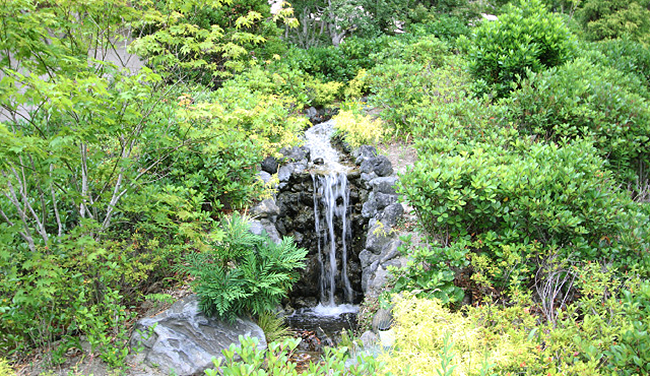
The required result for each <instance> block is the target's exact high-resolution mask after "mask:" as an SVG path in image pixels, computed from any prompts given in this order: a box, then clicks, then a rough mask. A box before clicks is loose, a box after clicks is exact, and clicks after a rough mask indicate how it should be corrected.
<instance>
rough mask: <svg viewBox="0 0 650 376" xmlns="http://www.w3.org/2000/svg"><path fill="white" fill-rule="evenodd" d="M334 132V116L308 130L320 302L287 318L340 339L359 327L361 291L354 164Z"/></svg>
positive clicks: (296, 325) (307, 145)
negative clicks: (354, 256)
mask: <svg viewBox="0 0 650 376" xmlns="http://www.w3.org/2000/svg"><path fill="white" fill-rule="evenodd" d="M333 133H334V122H333V121H328V122H325V123H321V124H317V125H315V126H313V127H312V128H310V129H308V130H307V131H306V132H305V139H306V141H305V146H306V147H307V148H308V149H309V150H310V155H311V161H312V165H311V166H310V171H311V178H312V183H313V210H314V230H315V234H316V237H317V239H318V240H317V242H314V243H317V244H314V246H317V247H318V262H317V264H318V267H319V268H320V276H319V278H318V284H319V290H320V297H319V298H320V302H319V304H318V305H317V306H316V307H312V308H302V309H299V310H297V311H295V312H294V313H293V314H292V315H291V316H289V317H287V318H286V320H287V322H288V323H289V325H290V326H292V327H294V328H299V329H304V330H309V331H314V332H317V333H321V332H322V333H324V335H325V337H328V336H331V337H332V338H335V337H336V336H337V335H339V333H340V332H341V331H342V330H344V329H351V328H354V326H355V325H356V313H357V312H358V310H359V308H358V306H356V305H353V304H350V303H353V302H354V300H355V293H354V291H353V288H352V285H351V283H350V280H349V277H348V250H349V247H348V244H351V243H352V242H351V240H352V224H351V222H352V221H351V213H350V184H348V178H347V177H348V173H349V172H350V170H351V168H349V167H347V166H345V165H343V164H341V163H339V156H338V153H337V152H336V150H335V149H334V148H333V147H332V144H331V142H330V138H331V137H332V134H333ZM350 251H351V247H350ZM337 303H344V304H337ZM345 303H347V304H345Z"/></svg>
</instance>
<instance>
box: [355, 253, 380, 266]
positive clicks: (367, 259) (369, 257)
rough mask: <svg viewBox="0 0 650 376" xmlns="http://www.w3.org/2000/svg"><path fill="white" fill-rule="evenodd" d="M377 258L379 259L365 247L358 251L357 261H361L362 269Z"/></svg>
mask: <svg viewBox="0 0 650 376" xmlns="http://www.w3.org/2000/svg"><path fill="white" fill-rule="evenodd" d="M378 259H379V256H378V255H375V254H374V253H372V252H370V251H369V250H367V249H364V250H363V251H361V252H359V261H360V262H361V268H362V269H365V268H367V267H368V266H370V265H371V264H372V263H373V262H375V261H377V260H378Z"/></svg>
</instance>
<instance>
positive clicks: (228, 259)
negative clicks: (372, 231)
mask: <svg viewBox="0 0 650 376" xmlns="http://www.w3.org/2000/svg"><path fill="white" fill-rule="evenodd" d="M221 227H222V229H223V231H224V234H225V236H224V240H222V241H220V242H216V243H215V244H214V249H213V250H212V251H209V252H205V253H192V254H188V255H186V256H185V263H184V264H183V265H182V266H181V267H180V269H181V270H182V271H183V272H186V273H188V274H190V275H192V276H193V277H194V281H193V282H192V288H193V290H194V292H196V294H197V295H198V296H199V308H200V309H201V310H202V311H203V312H204V313H205V314H206V315H209V316H215V317H219V318H223V319H229V320H233V319H234V318H236V317H237V316H240V315H244V314H253V315H256V316H260V315H263V314H265V313H267V312H270V311H272V310H273V309H275V308H276V307H277V305H278V304H280V302H281V301H282V299H283V298H284V297H286V296H287V293H288V291H289V290H290V289H291V287H292V286H293V284H294V283H295V281H296V280H297V278H298V273H297V271H298V270H299V269H301V268H303V267H304V262H305V257H306V256H307V251H306V250H305V249H302V248H298V247H296V245H295V244H294V242H293V239H291V238H284V239H283V240H282V241H281V242H280V243H279V244H275V243H274V242H273V241H271V239H270V237H269V236H268V235H267V234H264V235H255V234H252V233H251V232H250V231H249V224H248V219H247V218H246V217H245V216H241V215H239V214H235V215H233V216H232V217H231V218H229V219H226V220H224V221H223V222H222V223H221Z"/></svg>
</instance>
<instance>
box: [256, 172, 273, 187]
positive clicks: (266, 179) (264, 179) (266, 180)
mask: <svg viewBox="0 0 650 376" xmlns="http://www.w3.org/2000/svg"><path fill="white" fill-rule="evenodd" d="M258 176H259V178H260V180H261V181H262V182H263V183H264V184H269V182H270V181H271V178H273V177H272V176H271V174H269V173H268V172H266V171H260V173H259V174H258Z"/></svg>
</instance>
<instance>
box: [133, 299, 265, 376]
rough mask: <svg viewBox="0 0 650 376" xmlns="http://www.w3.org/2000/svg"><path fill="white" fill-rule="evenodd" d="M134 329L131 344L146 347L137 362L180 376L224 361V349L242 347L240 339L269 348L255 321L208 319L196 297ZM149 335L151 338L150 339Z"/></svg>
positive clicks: (181, 301) (143, 322)
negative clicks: (249, 339) (231, 346)
mask: <svg viewBox="0 0 650 376" xmlns="http://www.w3.org/2000/svg"><path fill="white" fill-rule="evenodd" d="M150 328H153V329H150ZM135 329H136V330H135V331H134V334H133V336H132V337H131V345H132V346H133V347H140V348H144V350H143V351H142V352H141V353H140V354H139V355H138V359H137V360H140V361H143V362H144V363H146V364H147V365H149V366H151V367H159V368H160V369H161V370H163V371H165V372H168V373H174V374H176V375H178V376H183V375H192V374H196V373H199V372H201V373H202V372H203V371H204V370H206V369H208V368H212V367H213V363H212V358H213V357H216V358H223V355H222V353H221V351H222V350H223V349H227V348H228V347H230V345H231V344H233V343H234V344H237V345H239V344H240V342H239V336H244V337H257V338H258V339H259V345H258V347H259V348H260V350H263V349H265V348H266V340H265V337H264V332H263V331H262V329H261V328H260V327H259V326H257V325H256V324H255V323H254V322H252V321H250V320H247V319H241V318H238V319H236V320H235V321H234V322H224V321H221V320H217V319H214V318H209V317H206V316H205V315H204V314H203V313H202V312H201V311H200V310H199V307H198V297H197V296H196V295H190V296H187V297H185V298H183V299H181V300H179V301H178V302H176V303H174V304H173V305H172V306H171V307H170V308H169V309H168V310H166V311H163V312H161V313H160V314H158V315H156V316H154V317H148V318H144V319H142V320H140V321H138V322H137V323H136V326H135ZM149 332H151V335H149V336H147V333H149Z"/></svg>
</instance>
